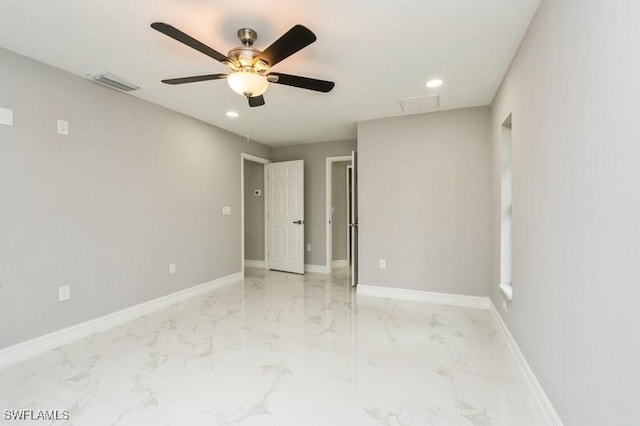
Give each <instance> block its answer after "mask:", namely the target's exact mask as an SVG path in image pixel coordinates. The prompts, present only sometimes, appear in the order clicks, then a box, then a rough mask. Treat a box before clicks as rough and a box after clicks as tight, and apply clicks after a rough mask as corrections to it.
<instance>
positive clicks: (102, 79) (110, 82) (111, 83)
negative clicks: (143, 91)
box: [88, 72, 140, 92]
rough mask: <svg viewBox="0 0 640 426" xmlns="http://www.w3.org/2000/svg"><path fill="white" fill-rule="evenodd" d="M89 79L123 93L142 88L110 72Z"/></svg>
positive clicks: (91, 76)
mask: <svg viewBox="0 0 640 426" xmlns="http://www.w3.org/2000/svg"><path fill="white" fill-rule="evenodd" d="M88 77H89V78H90V79H91V80H93V81H95V82H97V83H100V84H102V85H104V86H107V87H111V88H112V89H117V90H121V91H123V92H132V91H134V90H138V89H139V88H140V86H136V85H135V84H133V83H131V82H129V81H127V80H125V79H124V78H122V77H119V76H117V75H115V74H111V73H109V72H103V73H102V74H90V75H88Z"/></svg>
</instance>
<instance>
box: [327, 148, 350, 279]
mask: <svg viewBox="0 0 640 426" xmlns="http://www.w3.org/2000/svg"><path fill="white" fill-rule="evenodd" d="M339 161H351V155H342V156H339V157H327V159H326V172H325V176H326V180H325V201H324V204H325V222H324V224H325V231H326V245H327V250H326V252H327V253H326V256H327V259H326V262H325V263H326V264H325V268H326V270H327V271H328V272H331V271H332V270H333V247H332V245H333V233H332V229H333V226H332V224H331V207H332V204H333V203H332V197H331V195H332V192H333V191H332V187H333V176H332V174H333V163H337V162H339Z"/></svg>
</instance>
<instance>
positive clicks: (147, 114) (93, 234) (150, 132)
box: [0, 49, 270, 347]
mask: <svg viewBox="0 0 640 426" xmlns="http://www.w3.org/2000/svg"><path fill="white" fill-rule="evenodd" d="M0 64H1V70H2V78H1V79H0V106H2V107H6V108H11V109H13V110H14V113H15V126H14V127H8V126H2V125H0V200H1V203H2V207H1V208H0V235H1V236H2V237H1V238H0V323H1V324H2V326H0V347H5V346H9V345H11V344H14V343H17V342H20V341H24V340H26V339H29V338H33V337H36V336H38V335H42V334H45V333H48V332H51V331H54V330H57V329H60V328H63V327H67V326H70V325H73V324H76V323H79V322H82V321H86V320H89V319H92V318H95V317H98V316H101V315H105V314H108V313H111V312H114V311H117V310H120V309H123V308H126V307H128V306H132V305H135V304H137V303H140V302H144V301H147V300H150V299H153V298H156V297H159V296H162V295H165V294H168V293H171V292H175V291H177V290H181V289H184V288H187V287H190V286H193V285H196V284H200V283H204V282H207V281H209V280H213V279H216V278H220V277H223V276H226V275H229V274H232V273H235V272H239V271H240V151H245V152H250V153H253V154H255V155H259V156H262V157H267V158H268V157H269V156H270V149H269V148H268V147H265V146H262V145H259V144H256V143H247V142H245V140H244V139H243V138H241V137H238V136H235V135H233V134H231V133H228V132H226V131H223V130H220V129H217V128H214V127H212V126H210V125H207V124H204V123H202V122H199V121H196V120H194V119H191V118H188V117H185V116H183V115H180V114H177V113H175V112H172V111H169V110H167V109H164V108H161V107H158V106H155V105H152V104H150V103H147V102H144V101H141V100H138V99H136V98H134V97H131V96H128V95H125V94H122V93H118V92H116V91H113V90H111V89H108V88H105V87H102V86H99V85H97V84H95V83H92V82H90V81H88V80H85V79H82V78H79V77H76V76H73V75H71V74H68V73H65V72H63V71H60V70H57V69H55V68H52V67H49V66H46V65H43V64H41V63H38V62H35V61H33V60H30V59H27V58H24V57H22V56H19V55H16V54H13V53H10V52H8V51H6V50H2V49H0ZM143 90H144V89H143ZM58 118H62V119H66V120H69V122H70V135H69V136H61V135H58V134H56V119H58ZM223 205H229V206H231V208H232V215H231V216H222V215H221V207H222V206H223ZM170 262H176V263H177V273H176V274H175V275H169V274H168V264H169V263H170ZM67 284H68V285H71V295H72V299H71V300H70V301H68V302H65V303H58V287H59V286H62V285H67Z"/></svg>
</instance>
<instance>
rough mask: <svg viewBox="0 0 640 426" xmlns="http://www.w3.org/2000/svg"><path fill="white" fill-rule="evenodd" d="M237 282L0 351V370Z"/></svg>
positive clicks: (210, 285) (224, 281)
mask: <svg viewBox="0 0 640 426" xmlns="http://www.w3.org/2000/svg"><path fill="white" fill-rule="evenodd" d="M240 280H242V273H241V272H238V273H235V274H232V275H227V276H226V277H222V278H218V279H217V280H213V281H209V282H207V283H204V284H199V285H196V286H194V287H189V288H186V289H184V290H180V291H177V292H175V293H171V294H167V295H166V296H161V297H158V298H157V299H152V300H149V301H148V302H143V303H140V304H139V305H135V306H131V307H129V308H126V309H123V310H121V311H117V312H114V313H112V314H108V315H105V316H102V317H99V318H95V319H92V320H89V321H86V322H83V323H80V324H76V325H74V326H71V327H68V328H64V329H62V330H58V331H54V332H53V333H49V334H45V335H44V336H40V337H36V338H35V339H31V340H27V341H26V342H22V343H18V344H16V345H13V346H9V347H8V348H4V349H1V350H0V369H1V368H4V367H6V366H8V365H11V364H15V363H17V362H20V361H24V360H26V359H28V358H31V357H33V356H36V355H39V354H41V353H43V352H46V351H50V350H52V349H55V348H58V347H60V346H62V345H66V344H68V343H71V342H74V341H76V340H80V339H82V338H84V337H87V336H90V335H92V334H95V333H98V332H100V331H104V330H107V329H109V328H112V327H115V326H118V325H120V324H122V323H125V322H127V321H131V320H134V319H136V318H139V317H141V316H144V315H147V314H150V313H152V312H154V311H157V310H159V309H162V308H165V307H167V306H170V305H174V304H176V303H179V302H182V301H184V300H187V299H191V298H192V297H195V296H199V295H201V294H204V293H208V292H210V291H212V290H215V289H217V288H220V287H222V286H225V285H228V284H231V283H234V282H237V281H240Z"/></svg>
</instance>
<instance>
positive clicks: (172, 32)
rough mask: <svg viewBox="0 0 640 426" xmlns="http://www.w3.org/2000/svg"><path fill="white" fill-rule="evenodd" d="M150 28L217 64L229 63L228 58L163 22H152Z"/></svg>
mask: <svg viewBox="0 0 640 426" xmlns="http://www.w3.org/2000/svg"><path fill="white" fill-rule="evenodd" d="M151 28H153V29H154V30H156V31H160V32H161V33H162V34H164V35H167V36H169V37H171V38H172V39H174V40H177V41H179V42H180V43H183V44H186V45H187V46H189V47H191V48H193V49H196V50H197V51H198V52H201V53H204V54H205V55H207V56H209V57H211V58H213V59H215V60H216V61H219V62H223V63H225V62H229V58H227V57H226V56H225V55H223V54H222V53H220V52H218V51H217V50H214V49H212V48H210V47H209V46H207V45H206V44H204V43H202V42H200V41H198V40H196V39H195V38H193V37H191V36H190V35H188V34H185V33H183V32H182V31H180V30H179V29H177V28H176V27H174V26H171V25H169V24H165V23H164V22H154V23H153V24H151Z"/></svg>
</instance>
